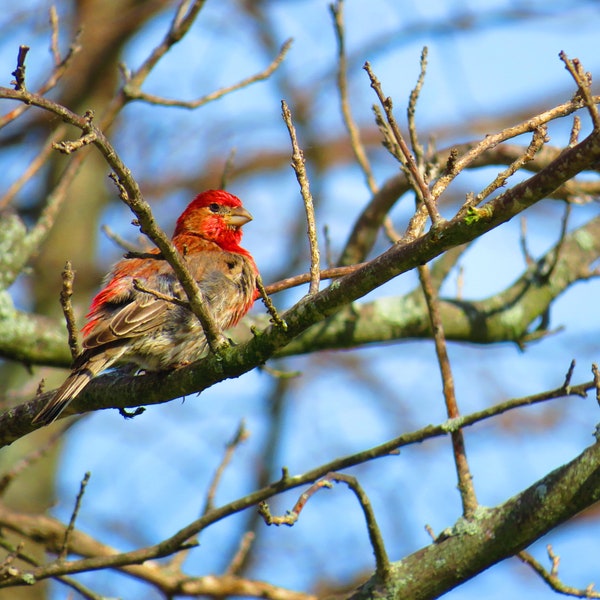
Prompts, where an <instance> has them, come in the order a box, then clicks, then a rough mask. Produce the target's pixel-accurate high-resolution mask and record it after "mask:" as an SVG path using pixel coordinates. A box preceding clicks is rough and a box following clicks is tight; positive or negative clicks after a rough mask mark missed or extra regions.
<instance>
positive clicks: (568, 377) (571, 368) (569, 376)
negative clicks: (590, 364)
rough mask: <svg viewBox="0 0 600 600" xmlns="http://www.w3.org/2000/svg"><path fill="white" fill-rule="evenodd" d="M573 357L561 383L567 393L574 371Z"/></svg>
mask: <svg viewBox="0 0 600 600" xmlns="http://www.w3.org/2000/svg"><path fill="white" fill-rule="evenodd" d="M575 365H576V362H575V359H573V360H572V361H571V364H570V365H569V369H568V370H567V374H566V375H565V381H564V383H563V389H564V390H565V394H568V393H569V391H570V389H571V379H572V377H573V373H574V372H575Z"/></svg>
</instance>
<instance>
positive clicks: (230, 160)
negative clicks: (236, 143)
mask: <svg viewBox="0 0 600 600" xmlns="http://www.w3.org/2000/svg"><path fill="white" fill-rule="evenodd" d="M236 152H237V151H236V149H235V148H232V149H231V152H230V153H229V156H228V157H227V161H226V162H225V166H224V167H223V173H221V181H220V182H219V189H221V190H225V189H227V181H228V179H229V176H230V175H231V172H232V171H233V165H234V162H235V155H236Z"/></svg>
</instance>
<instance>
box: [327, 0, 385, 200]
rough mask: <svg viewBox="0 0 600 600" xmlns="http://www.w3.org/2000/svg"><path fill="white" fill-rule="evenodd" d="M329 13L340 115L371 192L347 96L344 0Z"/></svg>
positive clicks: (372, 184)
mask: <svg viewBox="0 0 600 600" xmlns="http://www.w3.org/2000/svg"><path fill="white" fill-rule="evenodd" d="M329 10H330V11H331V15H332V17H333V24H334V29H335V35H336V39H337V44H338V73H337V87H338V91H339V93H340V105H341V110H342V117H343V120H344V125H345V126H346V130H347V131H348V135H349V136H350V144H351V146H352V152H353V153H354V157H355V158H356V162H358V164H359V166H360V168H361V170H362V172H363V174H364V176H365V179H366V181H367V186H368V188H369V190H370V192H371V194H375V193H377V183H376V182H375V177H374V175H373V170H372V169H371V165H370V164H369V159H368V158H367V153H366V152H365V148H364V146H363V144H362V142H361V140H360V130H359V128H358V127H357V125H356V123H355V121H354V119H353V117H352V111H351V110H350V101H349V98H348V61H347V58H346V43H345V36H344V1H343V0H336V2H335V3H334V4H331V5H330V6H329Z"/></svg>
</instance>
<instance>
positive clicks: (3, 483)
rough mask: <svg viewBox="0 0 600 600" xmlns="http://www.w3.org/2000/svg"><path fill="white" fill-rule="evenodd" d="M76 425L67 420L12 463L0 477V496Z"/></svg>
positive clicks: (72, 421)
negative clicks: (41, 443)
mask: <svg viewBox="0 0 600 600" xmlns="http://www.w3.org/2000/svg"><path fill="white" fill-rule="evenodd" d="M75 423H77V419H72V420H69V421H68V422H67V423H66V425H62V426H61V427H59V428H58V429H56V430H55V431H53V433H52V435H51V436H50V437H49V438H48V439H47V440H46V441H45V443H44V444H43V445H42V446H40V447H38V448H35V450H33V451H32V452H30V453H29V454H27V455H25V456H24V457H23V458H21V459H20V460H18V461H17V462H16V463H14V464H13V465H12V466H11V468H10V470H9V471H7V472H6V473H4V475H2V477H0V496H1V495H2V494H4V492H5V491H6V489H7V488H8V486H9V485H10V484H11V483H12V482H13V481H14V480H15V479H16V478H17V477H18V476H19V475H20V474H21V473H23V471H25V470H26V469H28V468H29V467H30V466H31V465H33V464H35V463H36V462H37V461H39V460H40V459H41V458H43V457H44V456H46V455H47V454H48V452H50V450H51V449H52V447H53V446H54V445H55V444H56V443H57V442H58V441H59V440H61V439H62V438H63V436H64V434H65V433H66V432H67V431H68V430H69V429H70V428H71V427H73V425H75Z"/></svg>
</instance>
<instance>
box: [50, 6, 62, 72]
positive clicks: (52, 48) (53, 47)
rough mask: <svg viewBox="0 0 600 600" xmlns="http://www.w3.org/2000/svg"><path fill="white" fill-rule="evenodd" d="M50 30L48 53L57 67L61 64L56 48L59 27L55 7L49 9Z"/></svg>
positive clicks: (58, 51)
mask: <svg viewBox="0 0 600 600" xmlns="http://www.w3.org/2000/svg"><path fill="white" fill-rule="evenodd" d="M49 20H50V28H51V29H52V34H51V36H50V52H51V54H52V58H53V59H54V66H55V67H58V66H59V65H60V62H61V60H62V59H61V57H60V50H59V48H58V38H59V34H60V30H59V26H58V13H57V12H56V6H54V5H52V6H51V7H50V16H49Z"/></svg>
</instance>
